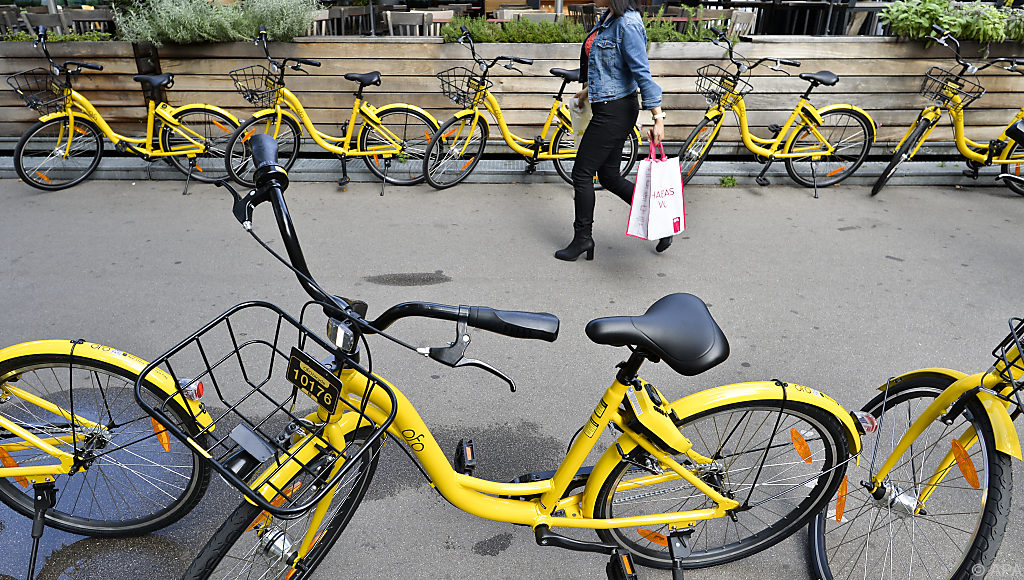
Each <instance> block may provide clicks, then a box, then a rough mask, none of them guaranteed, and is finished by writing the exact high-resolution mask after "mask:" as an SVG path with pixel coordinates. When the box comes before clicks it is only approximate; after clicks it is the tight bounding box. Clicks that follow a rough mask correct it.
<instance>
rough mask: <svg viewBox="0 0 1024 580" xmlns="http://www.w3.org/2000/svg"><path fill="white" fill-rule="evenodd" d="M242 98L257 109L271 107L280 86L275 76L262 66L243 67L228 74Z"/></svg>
mask: <svg viewBox="0 0 1024 580" xmlns="http://www.w3.org/2000/svg"><path fill="white" fill-rule="evenodd" d="M228 76H230V77H231V80H232V81H234V82H235V89H236V90H237V91H238V92H239V94H241V95H242V98H243V99H245V100H246V101H249V102H250V103H252V104H254V105H256V106H257V107H272V106H274V101H275V99H276V98H277V92H278V90H279V89H280V88H281V86H280V85H279V84H278V83H277V76H276V75H274V73H272V72H270V69H268V68H267V67H265V66H263V65H259V64H254V65H252V66H244V67H242V68H238V69H235V70H233V71H231V72H229V73H228Z"/></svg>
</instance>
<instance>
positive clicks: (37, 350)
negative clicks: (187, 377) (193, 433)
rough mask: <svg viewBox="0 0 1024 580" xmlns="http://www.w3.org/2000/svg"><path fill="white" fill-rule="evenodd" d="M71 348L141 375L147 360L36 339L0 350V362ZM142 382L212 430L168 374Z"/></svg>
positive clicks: (98, 347) (64, 352)
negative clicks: (147, 383)
mask: <svg viewBox="0 0 1024 580" xmlns="http://www.w3.org/2000/svg"><path fill="white" fill-rule="evenodd" d="M72 347H74V351H75V352H74V354H75V356H77V357H82V358H87V359H92V360H94V361H98V362H102V363H106V364H109V365H111V366H115V367H118V368H121V369H124V370H126V371H128V372H130V373H133V374H135V375H139V374H141V373H142V371H143V370H145V368H146V367H147V366H149V363H148V362H147V361H145V360H143V359H141V358H139V357H137V356H135V355H133V354H131V353H127V352H124V351H121V350H117V349H116V348H111V347H109V346H104V345H102V344H96V343H93V342H83V343H81V344H75V342H74V341H71V340H36V341H32V342H23V343H21V344H15V345H13V346H9V347H7V348H5V349H2V350H0V360H7V359H12V358H16V357H22V356H32V355H53V354H57V355H70V354H71V350H72ZM146 379H147V380H148V381H149V382H151V383H153V384H154V385H156V386H157V388H159V389H160V390H161V391H162V392H164V393H165V394H167V395H168V396H169V397H171V400H172V401H174V402H175V403H176V404H177V405H178V406H179V407H180V408H181V409H182V410H183V411H185V412H186V413H188V414H189V416H190V417H194V418H195V420H196V423H197V424H198V425H199V427H200V428H201V429H212V424H213V421H212V420H211V419H210V415H209V413H207V412H206V408H205V407H204V406H203V404H202V403H201V402H199V401H191V400H189V399H186V398H185V397H183V396H181V393H180V392H179V391H178V386H177V385H176V384H174V379H172V378H171V376H170V375H168V374H167V373H165V372H164V371H162V370H160V369H159V368H156V369H153V370H152V371H151V372H150V373H149V375H147V377H146Z"/></svg>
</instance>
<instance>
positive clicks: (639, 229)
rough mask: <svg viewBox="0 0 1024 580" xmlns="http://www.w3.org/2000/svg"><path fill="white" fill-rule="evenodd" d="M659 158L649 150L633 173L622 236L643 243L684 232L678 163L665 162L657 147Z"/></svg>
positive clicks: (664, 157)
mask: <svg viewBox="0 0 1024 580" xmlns="http://www.w3.org/2000/svg"><path fill="white" fill-rule="evenodd" d="M658 150H659V152H660V154H661V158H660V159H659V158H657V157H655V153H654V146H653V145H651V146H650V154H649V155H648V157H647V159H644V160H643V161H641V162H640V164H639V167H638V168H637V171H636V187H634V188H633V203H632V204H630V207H629V223H628V224H627V225H626V235H627V236H633V237H636V238H641V239H644V240H659V239H661V238H665V237H668V236H674V235H675V234H678V233H679V232H681V231H683V230H685V229H686V213H685V210H686V203H685V199H684V197H683V176H682V174H681V173H680V171H679V159H678V158H677V157H673V158H671V159H669V158H668V157H666V156H665V149H664V148H663V147H662V146H661V144H658Z"/></svg>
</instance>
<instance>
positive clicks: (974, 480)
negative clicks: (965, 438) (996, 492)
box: [953, 439, 981, 489]
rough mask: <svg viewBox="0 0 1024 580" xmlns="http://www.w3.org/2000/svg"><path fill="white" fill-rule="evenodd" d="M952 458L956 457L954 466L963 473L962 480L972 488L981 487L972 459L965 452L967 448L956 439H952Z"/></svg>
mask: <svg viewBox="0 0 1024 580" xmlns="http://www.w3.org/2000/svg"><path fill="white" fill-rule="evenodd" d="M953 459H956V466H957V467H959V468H960V473H962V474H964V480H966V481H967V483H968V484H970V486H971V487H973V488H974V489H981V482H980V481H978V470H976V469H974V461H971V456H970V455H968V454H967V450H966V449H964V446H963V445H961V444H960V441H959V440H957V439H954V440H953Z"/></svg>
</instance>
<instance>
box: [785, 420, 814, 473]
mask: <svg viewBox="0 0 1024 580" xmlns="http://www.w3.org/2000/svg"><path fill="white" fill-rule="evenodd" d="M789 436H790V437H791V438H792V439H793V448H794V449H796V452H797V453H799V454H800V458H801V459H803V460H804V463H807V464H810V463H811V447H810V445H808V444H807V440H806V439H804V436H803V435H801V434H800V432H799V431H797V430H796V427H794V428H792V429H790V430H789Z"/></svg>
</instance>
